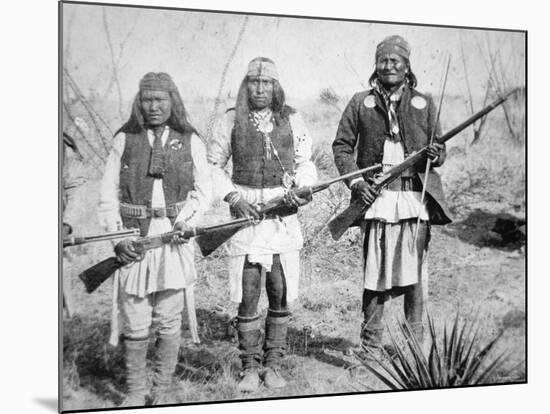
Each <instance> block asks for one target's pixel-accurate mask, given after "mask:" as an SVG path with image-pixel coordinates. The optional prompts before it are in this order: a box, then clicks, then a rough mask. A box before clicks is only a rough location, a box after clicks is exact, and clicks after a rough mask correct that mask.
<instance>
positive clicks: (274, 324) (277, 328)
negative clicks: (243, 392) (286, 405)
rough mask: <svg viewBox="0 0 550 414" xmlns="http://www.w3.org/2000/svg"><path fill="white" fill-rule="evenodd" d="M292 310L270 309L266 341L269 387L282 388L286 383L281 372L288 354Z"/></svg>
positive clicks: (266, 383)
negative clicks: (288, 334) (282, 361)
mask: <svg viewBox="0 0 550 414" xmlns="http://www.w3.org/2000/svg"><path fill="white" fill-rule="evenodd" d="M289 315H290V312H288V311H286V310H284V311H275V310H272V309H269V310H268V311H267V318H266V321H265V343H264V366H265V368H266V369H265V371H264V384H265V386H266V387H268V388H281V387H284V386H285V385H286V381H285V379H284V378H283V377H282V376H281V374H280V372H279V368H280V364H281V360H282V359H283V357H284V356H285V354H286V348H287V344H286V337H287V331H288V318H289Z"/></svg>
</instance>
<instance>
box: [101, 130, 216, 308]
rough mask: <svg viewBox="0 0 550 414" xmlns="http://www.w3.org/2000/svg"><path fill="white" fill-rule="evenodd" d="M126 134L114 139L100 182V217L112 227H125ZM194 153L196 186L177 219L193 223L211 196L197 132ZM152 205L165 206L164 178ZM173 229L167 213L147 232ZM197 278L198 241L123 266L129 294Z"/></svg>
mask: <svg viewBox="0 0 550 414" xmlns="http://www.w3.org/2000/svg"><path fill="white" fill-rule="evenodd" d="M147 135H148V140H149V144H150V145H151V147H152V146H153V141H154V135H153V133H152V131H151V130H148V131H147ZM168 135H169V130H168V127H166V128H165V130H164V132H163V134H162V144H163V145H164V144H165V143H166V139H167V138H168ZM125 143H126V135H125V134H124V133H119V134H117V135H116V136H115V138H114V141H113V148H112V150H111V153H110V155H109V158H108V160H107V164H106V167H105V174H104V176H103V179H102V181H101V185H100V202H99V220H100V223H101V224H102V225H103V226H104V228H105V229H106V230H108V231H112V230H116V229H118V228H120V227H122V220H121V217H120V213H119V196H118V193H119V175H120V164H121V163H120V160H121V157H122V154H123V152H124V147H125ZM191 156H192V158H193V176H194V190H193V191H190V192H189V193H188V195H187V199H186V200H185V204H184V205H183V207H182V209H181V211H180V212H179V214H178V216H177V218H176V220H175V222H176V223H177V222H178V221H185V222H186V223H187V224H188V225H189V226H194V225H196V224H197V223H198V222H200V220H201V217H202V214H203V213H204V212H205V211H206V209H207V208H208V206H209V204H210V200H211V175H210V171H211V169H210V167H209V165H208V162H207V159H206V146H205V144H204V142H203V141H202V140H201V138H199V137H198V136H197V135H192V136H191ZM151 206H152V207H165V201H164V191H163V187H162V179H156V180H155V181H154V183H153V191H152V195H151ZM171 230H172V224H171V222H170V219H168V218H167V217H162V218H152V219H151V223H150V225H149V230H148V233H147V235H148V236H152V235H157V234H162V233H165V232H168V231H171ZM195 278H196V270H195V265H194V244H193V242H189V243H187V244H183V245H173V244H167V245H165V246H163V247H161V248H158V249H152V250H149V251H148V252H146V253H145V258H144V259H143V260H142V261H140V262H134V263H131V264H129V265H127V266H124V267H123V268H122V269H121V270H120V281H121V286H123V288H124V289H125V291H126V292H127V293H129V294H134V295H137V296H140V297H144V296H145V295H147V294H149V293H152V292H155V291H159V290H164V289H181V288H184V287H186V286H188V285H189V284H192V283H193V281H194V280H195Z"/></svg>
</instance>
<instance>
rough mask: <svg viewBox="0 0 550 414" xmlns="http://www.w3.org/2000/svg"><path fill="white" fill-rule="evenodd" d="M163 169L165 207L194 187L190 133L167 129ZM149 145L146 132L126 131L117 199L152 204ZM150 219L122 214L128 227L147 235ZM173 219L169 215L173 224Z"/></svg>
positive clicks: (150, 150) (130, 202)
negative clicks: (118, 197)
mask: <svg viewBox="0 0 550 414" xmlns="http://www.w3.org/2000/svg"><path fill="white" fill-rule="evenodd" d="M164 150H165V157H166V158H165V160H166V161H165V172H164V177H163V179H162V188H163V190H164V200H165V204H166V206H169V205H171V204H174V203H177V202H180V201H184V200H185V199H186V198H187V193H188V192H189V191H191V190H193V188H194V178H193V158H192V156H191V133H190V132H188V133H185V134H181V133H180V132H177V131H174V130H173V129H170V133H169V135H168V138H167V139H166V143H165V145H164ZM151 152H152V148H151V145H150V144H149V140H148V138H147V131H143V132H141V133H139V134H129V133H127V134H126V144H125V146H124V152H123V153H122V158H121V159H120V182H119V188H120V201H121V202H122V203H129V204H137V205H143V206H146V207H151V197H152V194H153V182H154V178H153V177H151V176H150V175H149V163H150V160H151ZM150 220H151V219H150V218H147V219H136V218H129V217H122V221H123V223H124V226H125V227H127V228H140V231H141V235H145V234H147V231H148V229H149V223H150ZM174 220H175V218H171V221H172V224H173V222H174Z"/></svg>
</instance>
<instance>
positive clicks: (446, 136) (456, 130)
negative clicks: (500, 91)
mask: <svg viewBox="0 0 550 414" xmlns="http://www.w3.org/2000/svg"><path fill="white" fill-rule="evenodd" d="M517 91H518V88H516V89H512V90H511V91H510V92H508V93H507V94H505V95H503V96H501V97H500V98H498V99H497V100H496V101H494V102H493V103H491V104H490V105H488V106H486V107H485V108H483V109H482V110H481V111H479V112H477V113H475V114H473V115H472V116H471V117H469V118H468V119H466V120H465V121H464V122H462V123H461V124H459V125H457V126H456V127H454V128H453V129H451V130H450V131H449V132H447V133H445V134H443V135H442V136H441V137H440V138H439V139H438V140H437V141H438V142H440V143H444V142H446V141H448V140H449V139H451V138H452V137H454V136H455V135H456V134H458V133H459V132H461V131H462V130H463V129H465V128H467V127H469V126H470V125H471V124H473V123H474V122H475V121H477V120H478V119H480V118H483V117H484V116H485V115H487V114H488V113H489V112H491V111H492V110H493V109H495V108H496V107H498V106H499V105H500V104H501V103H503V102H504V101H505V100H506V99H508V97H509V96H510V95H512V94H514V93H516V92H517Z"/></svg>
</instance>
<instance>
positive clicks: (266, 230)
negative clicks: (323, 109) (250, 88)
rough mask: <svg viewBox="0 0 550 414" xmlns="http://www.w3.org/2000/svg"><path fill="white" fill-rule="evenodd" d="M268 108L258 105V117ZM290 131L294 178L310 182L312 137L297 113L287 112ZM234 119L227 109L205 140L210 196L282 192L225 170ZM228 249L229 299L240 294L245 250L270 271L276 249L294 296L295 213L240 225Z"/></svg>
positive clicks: (251, 197)
mask: <svg viewBox="0 0 550 414" xmlns="http://www.w3.org/2000/svg"><path fill="white" fill-rule="evenodd" d="M270 111H271V110H270V109H267V110H264V111H262V112H263V113H262V118H266V117H269V116H271V114H270V113H269V112H270ZM289 122H290V127H291V130H292V133H293V138H294V139H293V144H294V161H295V171H294V172H295V182H296V185H297V186H298V187H303V186H311V185H313V184H314V183H315V182H316V181H317V169H316V168H315V164H313V162H312V161H311V155H312V139H311V136H310V135H309V133H308V131H307V129H306V126H305V124H304V122H303V120H302V118H301V117H300V116H299V115H298V114H296V113H295V114H292V115H290V116H289ZM234 123H235V112H234V111H229V112H226V113H225V114H224V115H223V116H222V117H221V118H220V119H219V121H218V122H217V123H216V124H215V126H214V130H213V135H212V139H211V141H210V142H209V150H208V161H210V163H212V164H213V165H212V177H213V181H214V182H215V183H216V194H215V197H218V198H222V199H223V198H224V197H225V196H226V195H227V194H228V193H230V192H232V191H238V192H239V194H240V195H241V197H243V198H244V199H245V200H246V201H248V202H249V203H251V204H261V203H265V202H266V201H268V200H271V199H273V198H275V197H279V196H282V195H283V194H284V188H283V187H282V186H281V187H274V188H253V187H247V186H243V185H237V184H234V183H233V182H232V181H231V178H230V175H229V173H228V172H227V171H225V169H224V168H225V166H226V165H227V163H228V161H229V159H230V158H231V131H232V130H233V126H234ZM226 246H227V251H228V254H229V256H230V257H229V278H230V293H231V300H232V301H234V302H237V303H240V302H241V300H242V273H243V267H244V262H245V259H246V256H247V255H248V260H249V261H250V262H252V263H259V264H261V266H262V267H263V268H264V269H265V271H271V265H272V263H273V255H274V254H279V257H280V258H281V264H282V267H283V271H284V273H285V279H286V282H287V300H288V301H292V300H294V299H296V298H297V297H298V279H299V273H300V255H299V251H300V249H301V248H302V246H303V237H302V232H301V229H300V222H299V221H298V216H297V215H296V214H294V215H292V216H287V217H283V218H281V219H272V220H264V221H262V222H261V223H259V224H257V225H253V226H248V227H245V228H244V229H242V230H240V231H239V232H238V233H236V234H235V235H234V236H233V237H232V238H231V239H230V240H229V241H228V242H227V244H226Z"/></svg>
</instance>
